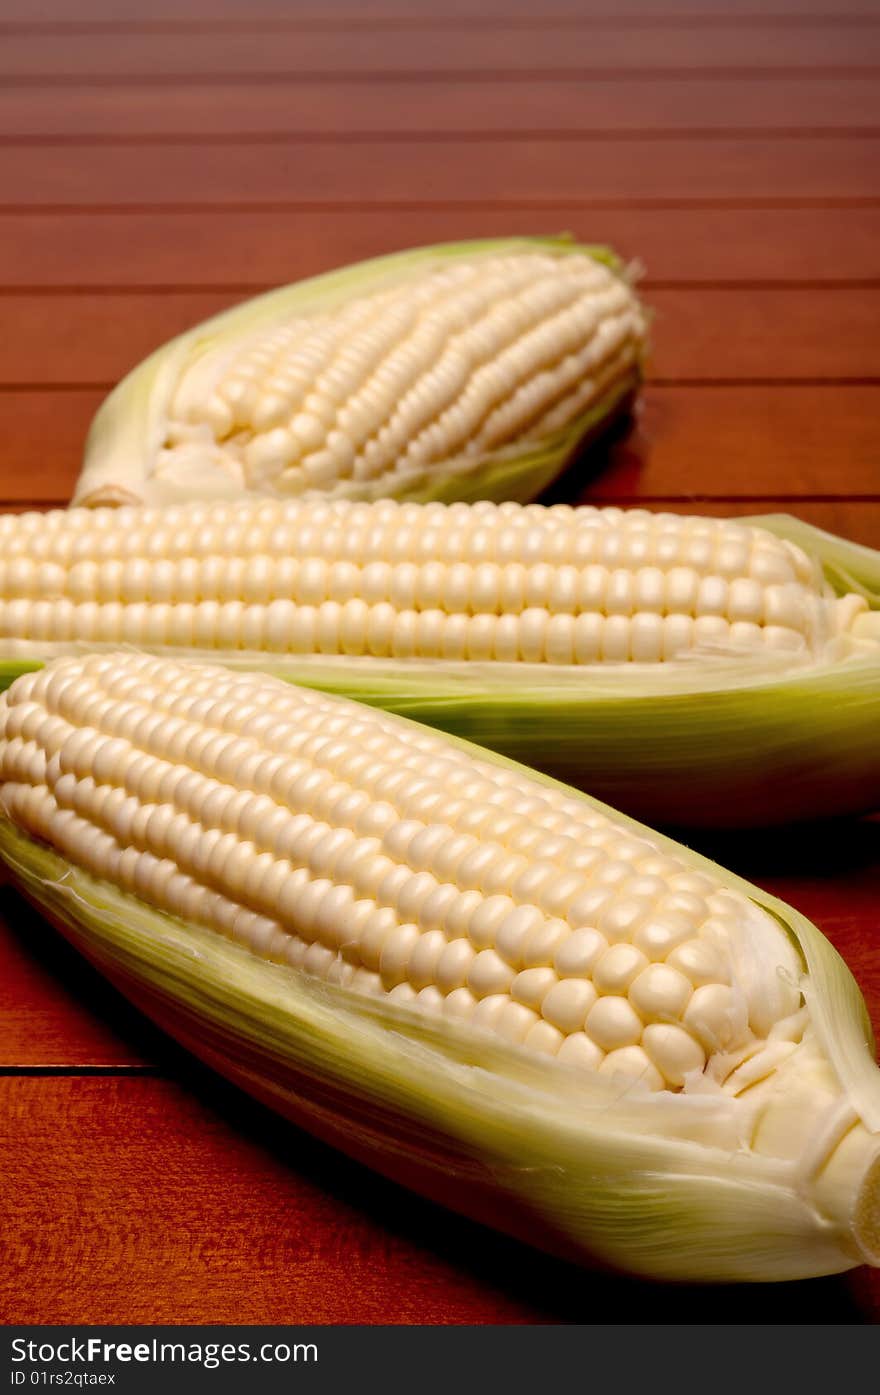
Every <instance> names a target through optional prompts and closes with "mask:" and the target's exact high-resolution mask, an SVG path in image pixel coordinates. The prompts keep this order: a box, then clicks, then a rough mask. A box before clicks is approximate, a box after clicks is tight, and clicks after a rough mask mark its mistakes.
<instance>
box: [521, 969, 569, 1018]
mask: <svg viewBox="0 0 880 1395" xmlns="http://www.w3.org/2000/svg"><path fill="white" fill-rule="evenodd" d="M558 982H559V980H558V978H557V977H556V974H555V973H554V972H553V970H552V969H549V968H541V969H524V970H523V972H522V973H519V974H517V976H516V978H515V979H514V980H513V982H512V983H511V985H510V996H511V997H512V998H514V999H515V1000H516V1001H517V1002H518V1003H524V1004H525V1006H526V1007H530V1008H535V1009H536V1010H537V1009H540V1007H541V1001H542V999H543V998H544V997H545V996H546V994H547V993H549V992H550V990H551V989H552V988H553V985H554V984H558Z"/></svg>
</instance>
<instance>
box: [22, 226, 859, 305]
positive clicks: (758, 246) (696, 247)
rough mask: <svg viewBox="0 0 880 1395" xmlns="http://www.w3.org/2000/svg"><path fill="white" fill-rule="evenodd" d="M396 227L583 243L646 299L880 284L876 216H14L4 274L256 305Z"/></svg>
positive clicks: (402, 239)
mask: <svg viewBox="0 0 880 1395" xmlns="http://www.w3.org/2000/svg"><path fill="white" fill-rule="evenodd" d="M389 220H390V221H391V223H392V226H393V229H394V237H395V242H394V245H395V247H418V246H425V245H426V244H430V243H434V242H447V241H454V240H455V239H457V238H465V237H505V236H511V235H518V234H522V233H527V234H551V235H553V234H559V233H562V232H569V233H571V234H573V235H574V236H577V237H579V238H581V240H587V239H588V240H589V241H591V242H597V243H604V244H606V245H609V246H611V247H613V248H615V249H616V250H617V252H618V253H619V255H620V256H622V257H624V258H625V259H626V260H627V261H636V262H638V264H639V265H640V266H641V267H642V268H643V271H644V275H645V278H646V279H645V291H646V294H648V293H649V292H650V291H651V290H652V289H653V288H655V287H657V286H658V285H678V286H681V285H697V286H699V287H701V288H702V287H706V286H709V285H727V284H731V283H734V284H737V285H747V286H751V287H756V286H762V287H766V286H768V285H773V284H777V285H791V284H795V285H799V286H804V285H807V286H828V285H843V286H849V287H852V286H853V285H866V284H867V285H870V284H872V283H874V284H875V285H876V283H877V281H878V279H880V278H878V277H877V250H876V249H877V243H878V240H880V208H874V207H859V208H849V207H847V208H829V207H822V208H812V207H810V208H808V209H807V208H760V209H756V208H751V207H735V208H723V209H718V208H677V207H663V208H598V209H591V208H584V207H577V206H575V205H565V204H560V205H559V206H558V207H554V208H553V209H552V210H551V211H544V210H536V209H532V208H524V207H510V208H508V207H507V206H506V205H505V207H504V208H503V209H499V208H493V207H492V206H488V207H481V208H456V209H449V208H442V207H441V208H436V209H435V208H431V209H425V208H399V209H395V210H394V212H393V214H389V212H388V210H387V209H384V210H383V209H370V208H367V209H360V208H359V209H347V208H346V209H334V210H327V209H306V208H298V209H296V210H291V209H286V208H280V207H279V208H275V209H272V210H271V211H265V210H258V209H254V208H241V209H217V208H211V209H207V210H204V209H200V210H195V211H194V210H192V209H187V208H182V207H169V208H163V209H162V211H161V212H146V211H141V210H129V209H118V208H116V209H106V210H102V211H100V212H96V211H94V210H92V209H78V210H69V211H65V212H52V211H47V210H42V211H39V212H35V211H26V212H25V211H18V212H13V213H9V212H6V213H3V212H0V265H2V266H3V268H4V281H5V290H6V292H7V293H8V292H9V291H10V290H15V291H24V290H31V291H33V290H36V289H39V290H42V291H44V292H45V291H46V290H47V289H50V288H55V287H58V288H62V287H63V288H65V289H74V290H76V289H78V290H80V291H82V290H84V289H89V290H92V289H98V288H102V289H106V290H108V291H109V290H113V289H114V288H118V287H119V286H127V287H130V288H132V287H148V288H150V287H151V288H156V289H159V288H161V287H169V286H172V287H173V286H184V287H193V286H202V287H205V286H207V287H210V288H231V290H232V291H234V292H237V293H238V294H240V295H242V296H244V295H246V294H248V293H249V292H250V291H257V290H260V289H262V288H263V287H265V286H272V285H280V284H283V283H284V282H285V281H287V280H290V279H291V278H294V277H298V276H311V275H314V274H317V273H318V272H321V271H327V270H329V269H331V268H332V267H335V266H341V265H344V264H345V263H346V262H350V261H357V260H359V259H360V258H363V257H372V256H378V255H381V253H382V252H384V251H387V249H388V246H389V242H388V227H389ZM62 238H63V241H64V256H63V257H59V256H58V244H59V239H62ZM144 247H149V249H150V255H149V257H145V256H144V254H143V248H144Z"/></svg>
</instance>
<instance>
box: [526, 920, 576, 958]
mask: <svg viewBox="0 0 880 1395" xmlns="http://www.w3.org/2000/svg"><path fill="white" fill-rule="evenodd" d="M571 933H572V931H571V928H570V927H569V925H568V924H567V923H566V922H565V921H564V920H556V919H555V918H550V919H549V920H545V921H544V923H543V924H542V925H539V926H537V927H536V928H535V929H534V930H531V931H530V932H529V934H528V936H527V938H526V940H525V943H524V945H523V948H522V965H523V968H525V969H533V968H535V969H536V968H541V967H543V966H544V965H551V964H553V963H554V961H555V958H556V954H557V952H558V950H559V947H560V945H561V944H563V943H564V942H565V941H566V940H567V939H569V937H570V936H571Z"/></svg>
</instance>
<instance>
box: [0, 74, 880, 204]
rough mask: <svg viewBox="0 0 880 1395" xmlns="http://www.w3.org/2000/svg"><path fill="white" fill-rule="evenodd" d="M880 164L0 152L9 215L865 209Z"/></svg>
mask: <svg viewBox="0 0 880 1395" xmlns="http://www.w3.org/2000/svg"><path fill="white" fill-rule="evenodd" d="M59 95H60V90H59V91H58V92H55V93H54V96H53V98H52V99H53V100H58V99H59ZM350 110H352V111H354V110H356V108H350ZM878 163H880V137H877V136H872V135H868V136H862V135H854V136H852V137H851V138H850V139H848V140H840V139H839V138H837V137H828V136H816V137H815V138H814V139H812V140H803V141H797V140H787V139H783V138H782V137H779V136H775V135H772V134H771V135H766V136H765V135H760V136H757V137H754V136H753V137H750V138H749V139H746V138H744V137H742V136H740V137H737V138H731V137H725V138H722V139H718V140H711V141H707V140H697V139H689V138H687V137H685V136H668V137H661V138H659V139H656V140H655V139H650V140H648V139H646V138H645V137H643V136H620V137H616V138H614V139H607V140H600V139H596V140H588V139H585V138H584V137H579V138H576V139H572V140H564V141H560V140H554V139H552V138H550V137H544V138H542V139H536V138H534V137H523V139H522V140H520V141H499V140H490V139H487V138H486V137H484V136H477V137H474V138H472V139H462V138H458V139H450V138H448V137H444V138H443V139H440V140H435V141H431V142H430V143H429V144H425V145H424V146H423V145H422V144H421V143H419V142H412V141H410V142H401V141H389V140H383V139H381V138H377V137H375V136H368V135H362V133H360V132H357V131H356V132H355V133H354V134H353V136H351V137H348V136H346V137H344V138H342V139H340V138H338V137H337V138H336V139H334V140H329V141H326V142H321V143H315V142H314V141H303V140H297V139H296V138H295V137H291V138H289V139H286V140H284V141H280V142H277V143H273V144H268V145H265V144H255V143H254V142H253V141H242V140H238V141H236V140H234V139H233V138H231V137H230V139H229V140H228V141H227V142H226V143H225V144H224V145H223V148H222V152H220V151H214V152H213V154H212V153H211V152H206V150H205V147H204V146H203V145H201V144H190V143H188V142H186V141H181V142H180V143H179V144H170V145H154V144H150V143H144V142H141V143H137V142H133V143H132V144H131V145H126V146H124V147H120V146H117V145H108V146H106V147H104V148H102V149H101V150H100V152H97V151H96V150H95V147H94V146H92V145H85V146H83V145H78V144H72V143H69V142H66V141H63V142H55V143H52V142H47V144H46V145H45V146H43V147H41V149H40V152H39V155H38V156H36V157H35V152H34V150H33V147H32V146H30V145H27V144H25V145H18V144H7V145H4V146H0V206H3V207H10V206H11V207H17V208H21V207H24V208H28V209H32V208H52V207H58V206H59V205H60V206H63V207H69V206H70V205H71V204H80V205H91V206H95V207H101V208H103V207H106V206H107V205H108V204H112V205H116V206H119V205H121V206H123V207H133V208H138V209H142V208H150V207H153V206H156V205H160V206H164V205H166V204H187V205H194V206H198V205H200V204H210V205H218V206H220V207H224V208H225V207H239V208H240V207H242V206H251V205H256V206H260V205H266V204H268V205H276V204H292V205H295V206H302V207H308V206H310V205H312V206H314V205H320V206H321V207H322V208H324V207H327V208H336V207H340V206H341V207H352V206H354V207H357V206H359V205H361V204H366V205H374V206H376V205H378V206H379V207H383V206H387V205H389V204H391V205H394V206H395V207H396V206H397V205H400V206H401V207H404V208H406V207H409V206H412V205H413V204H430V205H431V206H434V205H436V204H445V203H453V204H462V205H466V206H473V207H474V208H480V207H481V206H483V205H485V204H486V203H487V202H496V203H501V204H506V203H514V204H517V203H520V204H526V205H530V206H532V207H534V208H536V209H541V208H546V207H548V206H550V207H553V208H554V209H555V207H556V206H557V205H559V204H563V205H571V204H579V205H580V206H581V208H582V209H589V208H591V207H592V206H593V205H594V204H595V203H597V202H598V203H600V204H602V203H611V204H619V203H625V204H628V205H633V206H635V207H639V206H651V205H661V206H665V205H667V204H669V203H673V204H675V203H682V204H685V205H687V204H696V205H700V204H704V203H706V202H710V203H714V204H720V205H722V206H724V207H726V206H728V205H730V204H731V203H737V202H743V201H758V202H760V203H769V204H771V205H777V206H778V205H779V204H788V203H790V202H792V201H800V202H807V203H815V202H820V203H822V202H825V201H826V200H831V201H832V202H834V201H840V200H844V199H845V200H848V201H854V200H855V201H859V202H862V201H864V200H866V199H871V198H872V197H873V195H874V191H875V187H876V184H875V180H876V171H877V167H878Z"/></svg>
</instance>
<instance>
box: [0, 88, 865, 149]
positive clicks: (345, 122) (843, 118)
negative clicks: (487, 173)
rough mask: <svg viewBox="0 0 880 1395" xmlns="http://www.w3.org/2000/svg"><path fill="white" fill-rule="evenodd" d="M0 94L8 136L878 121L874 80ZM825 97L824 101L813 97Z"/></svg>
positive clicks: (820, 127) (857, 124) (844, 126)
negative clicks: (720, 96) (720, 85)
mask: <svg viewBox="0 0 880 1395" xmlns="http://www.w3.org/2000/svg"><path fill="white" fill-rule="evenodd" d="M58 97H59V93H58V90H57V88H55V87H52V86H49V87H39V86H36V87H30V86H28V87H20V86H19V87H7V88H5V89H4V90H3V91H0V133H2V135H3V136H5V137H22V136H27V137H46V136H55V137H60V138H63V139H65V140H70V139H71V138H75V137H81V136H91V137H100V138H102V139H105V140H118V139H126V138H130V137H132V136H145V135H151V136H157V135H159V136H165V137H168V136H174V137H180V136H182V135H190V136H210V137H214V138H216V137H218V136H244V135H249V134H251V135H257V134H262V135H266V134H275V135H277V134H278V133H287V134H289V135H299V134H308V133H311V134H314V135H317V134H322V133H323V134H326V133H328V132H329V133H334V132H335V133H343V132H345V131H347V130H357V131H359V132H361V133H366V132H379V133H382V132H386V133H393V134H398V135H400V134H405V135H413V134H421V133H425V132H438V131H443V132H449V133H452V132H457V131H464V132H471V131H476V132H497V133H502V134H503V133H510V134H513V133H522V132H539V131H552V132H571V131H579V132H582V133H583V134H585V135H591V134H595V133H601V132H614V131H631V132H632V131H637V132H640V133H643V134H648V135H656V134H658V133H664V132H670V131H688V132H690V131H702V132H709V131H717V132H724V131H738V130H749V131H773V130H782V131H786V132H799V131H803V130H807V131H813V132H815V131H830V130H839V131H841V132H844V131H847V130H859V129H862V130H867V129H869V128H875V127H876V126H877V124H878V102H877V85H876V82H875V81H874V80H873V79H867V78H849V79H847V80H842V79H839V80H833V79H831V80H828V81H825V82H823V83H822V86H821V92H820V93H817V90H816V83H815V81H813V80H812V79H804V78H794V79H791V78H786V79H781V80H780V81H779V82H773V83H770V82H765V81H756V80H754V79H753V78H751V77H749V78H745V79H742V80H739V81H734V80H731V81H730V82H728V83H726V84H725V87H724V101H723V102H719V101H718V100H717V98H718V85H717V81H714V80H713V81H712V82H707V81H702V80H700V79H699V78H698V77H694V78H689V79H688V80H687V81H683V82H671V81H669V80H668V79H663V80H656V79H644V78H643V79H639V80H638V81H636V80H633V79H626V78H616V79H606V80H593V81H586V80H583V81H579V80H577V79H571V80H569V81H566V82H560V81H558V80H554V81H553V82H537V81H529V82H525V83H509V82H492V81H483V82H473V81H470V80H468V79H459V80H457V81H446V82H444V81H441V82H431V83H425V82H422V81H420V82H411V81H407V80H405V79H404V80H401V81H399V82H393V83H382V84H368V83H357V84H352V83H350V82H338V81H336V82H333V81H327V82H322V83H320V84H316V83H296V84H290V85H282V84H274V85H273V84H268V85H267V84H266V83H263V82H260V83H256V82H254V83H250V84H245V85H242V84H240V83H223V82H216V83H205V84H200V85H198V86H190V85H188V84H186V83H174V84H172V85H170V86H163V87H161V88H158V89H157V88H151V87H148V86H132V85H131V84H129V83H127V82H122V83H120V84H118V85H115V86H92V85H88V84H81V85H76V86H70V87H65V90H64V100H63V103H62V102H59V100H58ZM817 99H818V100H817Z"/></svg>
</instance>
